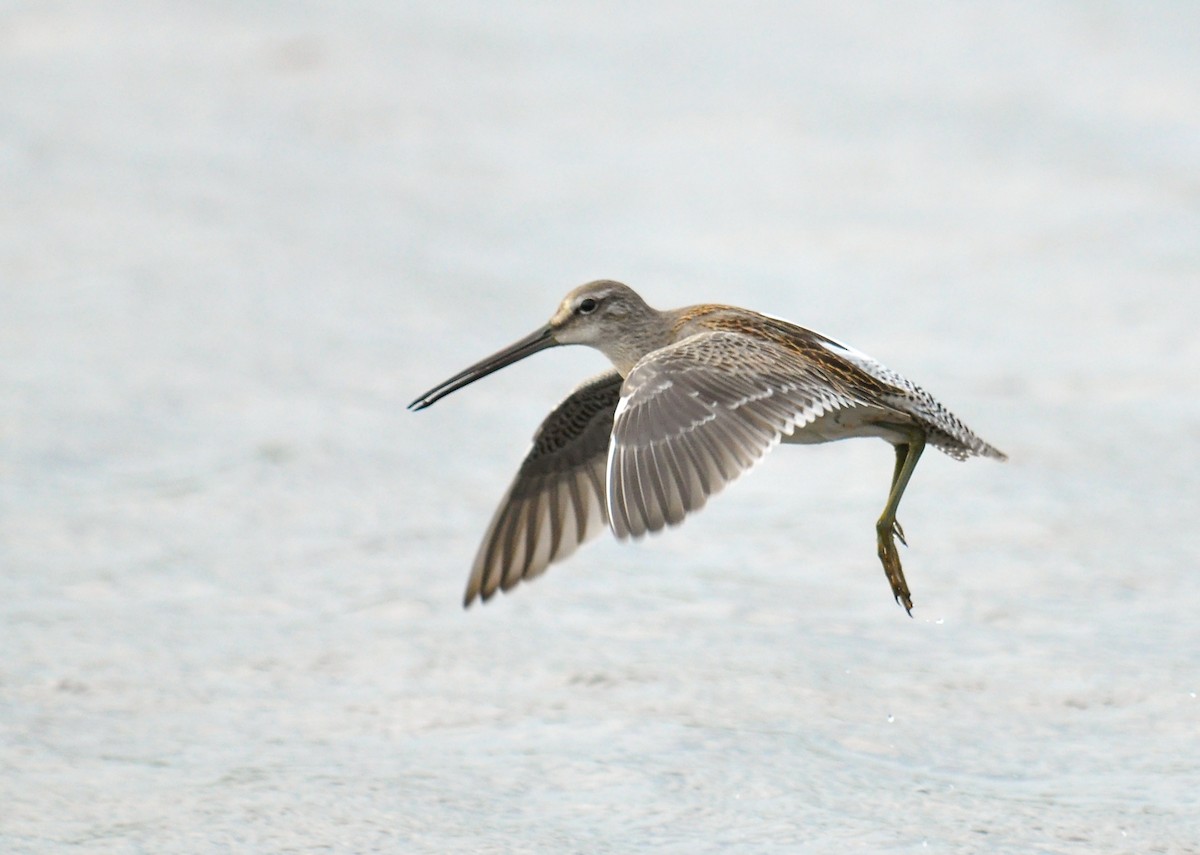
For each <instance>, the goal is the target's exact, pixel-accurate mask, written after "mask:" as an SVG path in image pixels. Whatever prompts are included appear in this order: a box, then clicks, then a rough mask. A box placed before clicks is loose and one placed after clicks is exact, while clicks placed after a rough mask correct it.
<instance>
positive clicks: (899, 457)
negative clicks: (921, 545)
mask: <svg viewBox="0 0 1200 855" xmlns="http://www.w3.org/2000/svg"><path fill="white" fill-rule="evenodd" d="M906 457H908V443H901V444H900V445H897V446H896V468H895V469H893V470H892V486H891V488H890V489H891V490H895V489H896V482H897V481H899V480H900V470H901V469H903V468H904V459H905V458H906ZM888 495H889V496H890V495H891V493H889V494H888ZM892 531H894V532H895V533H896V537H898V538H900V542H901V543H903V544H904V545H905V546H908V541H907V540H905V539H904V528H903V527H902V526H901V525H900V520H897V519H894V520H892Z"/></svg>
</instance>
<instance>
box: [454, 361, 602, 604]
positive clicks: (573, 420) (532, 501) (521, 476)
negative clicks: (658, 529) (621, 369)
mask: <svg viewBox="0 0 1200 855" xmlns="http://www.w3.org/2000/svg"><path fill="white" fill-rule="evenodd" d="M620 395H621V375H620V374H618V373H617V372H616V371H609V372H606V373H604V374H601V375H600V376H598V377H594V378H592V379H591V380H588V381H586V382H584V383H583V384H581V385H580V386H579V387H577V388H576V389H575V391H573V392H572V393H571V394H570V395H568V396H567V398H566V400H564V401H563V402H562V403H561V404H559V405H558V406H557V407H556V408H555V409H554V411H553V412H552V413H550V415H549V416H547V417H546V420H545V421H543V422H542V424H541V426H540V427H538V429H537V432H536V433H535V434H534V435H533V446H532V447H531V448H530V449H529V453H528V454H527V455H526V456H525V460H524V461H523V462H522V463H521V468H520V469H519V470H517V477H516V478H514V479H513V482H512V485H511V486H510V487H509V488H508V492H507V493H505V494H504V498H503V499H501V500H500V507H499V508H497V509H496V513H495V516H493V517H492V522H491V524H490V525H489V526H488V530H487V534H485V535H484V537H483V543H481V544H480V546H479V552H478V554H476V556H475V565H474V567H473V568H472V569H471V578H470V580H469V581H468V582H467V591H466V594H465V595H464V597H463V605H464V606H469V605H471V603H472V601H474V599H475V597H477V596H478V597H479V598H480V599H482V600H485V601H486V600H487V599H489V598H490V597H491V596H492V595H493V594H494V593H496V589H497V588H500V589H502V590H505V591H507V590H508V589H509V588H511V587H512V586H513V585H515V584H517V582H519V581H521V580H522V579H531V578H533V577H534V576H537V575H539V574H541V573H543V572H545V570H546V568H547V567H548V566H550V565H551V564H553V563H554V562H555V561H561V560H562V559H563V558H566V557H567V556H568V555H570V554H571V553H572V552H574V551H575V550H576V548H578V546H579V545H580V544H581V543H583V542H584V541H585V540H589V539H591V538H593V537H595V536H596V535H598V534H600V533H601V532H603V531H604V529H605V528H606V527H607V523H608V513H607V510H606V508H605V504H604V466H605V462H606V461H607V459H608V445H609V440H610V437H611V436H612V424H613V413H614V412H615V411H616V409H617V401H618V399H619V398H620Z"/></svg>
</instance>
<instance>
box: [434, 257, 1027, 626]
mask: <svg viewBox="0 0 1200 855" xmlns="http://www.w3.org/2000/svg"><path fill="white" fill-rule="evenodd" d="M560 344H586V345H589V346H591V347H595V348H597V349H599V350H601V351H602V352H604V353H605V354H606V355H607V356H608V357H609V359H610V360H611V361H612V363H613V366H614V368H615V370H614V371H612V372H609V373H607V374H604V375H602V376H600V377H598V378H595V379H593V380H589V381H587V382H586V383H584V384H583V385H581V386H580V387H579V388H577V389H576V390H575V391H573V392H572V393H571V394H570V395H569V396H568V397H567V398H566V400H564V401H563V402H562V403H561V404H560V405H559V406H558V407H556V408H555V410H554V411H553V412H552V413H551V414H550V415H549V416H548V417H547V418H546V420H545V421H544V422H543V423H542V425H541V427H540V428H539V429H538V431H537V433H536V434H535V436H534V439H533V445H532V447H531V449H530V451H529V452H528V454H527V455H526V457H525V460H524V462H523V463H522V464H521V467H520V469H519V470H518V472H517V476H516V478H515V479H514V481H513V483H512V485H511V486H510V487H509V489H508V492H507V493H506V494H505V496H504V498H503V499H502V500H501V502H500V506H499V508H498V509H497V511H496V514H495V516H494V517H493V519H492V522H491V524H490V525H489V526H488V530H487V533H486V534H485V536H484V539H483V543H482V544H481V545H480V548H479V552H478V554H477V556H476V559H475V564H474V567H473V569H472V572H471V576H470V579H469V581H468V583H467V589H466V594H465V597H464V603H465V604H466V605H470V604H471V602H472V601H474V600H475V599H476V598H477V597H478V598H480V599H483V600H487V599H489V598H490V597H491V596H492V595H493V594H494V593H495V592H496V591H497V590H505V591H507V590H508V589H510V588H512V587H513V586H514V585H516V584H517V583H518V582H520V581H521V580H522V579H529V578H532V577H534V576H537V575H539V574H541V573H542V572H544V571H545V570H546V568H547V567H548V566H549V565H550V564H552V563H554V562H556V561H560V560H562V559H563V558H565V557H567V556H568V555H570V554H571V553H572V552H574V551H575V549H576V548H577V547H578V546H579V545H580V544H581V543H583V542H584V541H585V540H587V539H589V538H591V537H594V536H596V535H597V534H598V533H599V532H600V531H601V529H602V528H603V524H604V523H607V524H608V525H609V526H610V527H611V528H612V530H613V532H614V534H616V535H617V537H621V538H624V537H640V536H642V535H644V534H646V533H647V532H656V531H661V530H662V529H664V528H666V527H667V526H672V525H677V524H679V523H680V522H682V521H683V519H684V518H685V517H686V516H687V515H688V514H690V513H692V512H694V511H697V510H699V509H700V508H702V507H703V506H704V504H705V503H706V502H707V501H708V498H709V497H710V496H712V495H714V494H716V493H717V492H719V491H721V490H722V489H723V488H724V487H725V486H726V485H727V484H729V483H730V482H731V481H733V480H735V479H736V478H737V477H738V476H740V475H741V474H742V473H743V472H745V471H747V470H748V469H750V468H751V467H753V466H754V465H756V464H757V463H758V462H759V461H760V460H762V458H763V457H764V456H765V454H766V453H767V452H768V451H770V450H771V449H772V448H774V447H775V446H776V445H778V444H779V443H780V442H786V443H790V444H805V443H819V442H831V441H835V440H839V439H847V438H850V437H857V436H874V437H879V438H882V439H885V440H887V441H888V442H890V443H892V444H893V445H894V446H895V447H896V468H895V471H894V472H893V475H892V484H891V488H890V490H889V493H888V500H887V504H886V505H885V507H884V512H883V515H882V516H881V517H880V519H879V522H878V524H877V526H876V536H877V547H878V553H879V557H880V560H881V562H882V564H883V567H884V571H885V574H886V575H887V578H888V581H889V584H890V585H891V588H892V593H893V595H894V596H895V598H896V600H897V601H898V602H900V603H902V604H903V605H904V607H905V608H906V609H907V610H909V611H910V612H911V610H912V598H911V594H910V592H909V589H908V584H907V582H906V580H905V578H904V572H903V569H902V568H901V566H900V559H899V555H898V553H897V550H896V547H895V538H896V537H897V536H900V537H901V540H903V536H902V534H901V529H900V526H899V523H898V522H896V509H897V507H898V505H899V502H900V498H901V497H902V495H903V493H904V489H905V487H906V486H907V484H908V480H909V477H910V476H911V475H912V471H913V469H914V468H915V466H916V463H917V460H918V459H919V458H920V455H921V451H922V449H923V448H924V446H925V444H926V443H927V442H928V443H929V444H932V445H934V446H935V447H937V448H939V449H941V450H942V451H944V452H945V453H947V454H949V455H950V456H951V457H954V458H956V459H959V460H962V459H965V458H967V457H971V456H973V455H980V456H985V457H994V458H998V459H1001V460H1002V459H1004V455H1003V454H1002V453H1001V452H999V451H998V450H996V449H995V448H994V447H992V446H991V445H989V444H988V443H986V442H984V441H983V440H982V439H980V438H979V437H978V436H976V435H975V434H974V433H972V432H971V431H970V429H968V428H967V426H966V425H964V424H963V423H962V421H961V420H959V419H958V418H957V417H956V416H955V415H954V414H953V413H951V412H950V411H949V410H947V409H946V408H945V407H944V406H942V405H941V404H940V403H939V402H938V401H937V400H935V399H934V398H933V397H932V396H931V395H930V394H929V393H928V392H926V391H925V390H924V389H922V388H920V387H919V386H917V385H916V384H914V383H912V382H910V381H909V380H907V379H905V378H904V377H902V376H900V375H899V374H897V373H896V372H894V371H891V370H890V369H888V368H886V367H884V366H883V365H881V364H879V363H878V362H876V361H874V360H873V359H871V358H870V357H868V356H866V355H865V354H862V353H860V352H858V351H856V350H854V349H853V348H851V347H848V346H846V345H843V344H841V343H839V342H837V341H834V340H833V339H830V338H827V337H825V336H823V335H820V334H819V333H815V332H812V331H811V330H807V329H804V328H803V327H798V326H795V325H793V324H790V323H788V322H786V321H781V320H779V319H777V318H772V317H769V316H767V315H761V314H758V313H757V312H751V311H748V310H746V309H739V308H736V307H733V306H721V305H713V304H704V305H698V306H690V307H687V308H683V309H675V310H673V311H659V310H657V309H653V308H651V307H650V306H648V305H647V304H646V303H645V301H643V300H642V298H641V297H639V296H638V295H637V294H636V293H635V292H634V291H633V290H632V289H630V288H629V287H628V286H626V285H622V284H621V283H619V282H613V281H611V280H598V281H596V282H590V283H588V284H586V285H582V286H580V287H578V288H576V289H575V290H573V291H571V292H570V293H569V294H567V296H566V297H565V298H564V299H563V300H562V302H561V303H560V304H559V307H558V310H557V311H556V312H555V313H554V315H553V316H552V317H551V319H550V321H549V323H548V324H547V325H546V326H545V327H543V328H542V329H540V330H536V331H535V332H534V333H532V334H531V335H529V336H527V337H526V338H524V339H522V340H521V341H519V342H517V343H515V344H514V345H512V346H510V347H509V348H506V349H505V350H502V351H500V352H498V353H496V354H494V355H492V356H490V357H488V358H487V359H485V360H483V361H482V362H479V363H477V364H475V365H473V366H471V367H470V368H467V369H466V370H464V371H461V372H459V373H458V374H456V375H455V376H454V377H452V378H450V379H449V380H447V381H446V382H444V383H442V384H440V385H438V386H436V387H434V388H433V389H430V390H429V391H428V392H426V393H425V394H424V395H422V396H421V397H419V398H418V399H417V400H415V401H413V403H412V404H411V405H410V407H411V408H412V409H424V408H425V407H428V406H429V405H431V404H433V403H434V402H435V401H437V400H439V399H440V398H442V397H444V396H445V395H448V394H449V393H451V392H453V391H455V390H457V389H460V388H462V387H463V386H466V385H468V384H470V383H473V382H474V381H475V380H478V379H479V378H481V377H484V376H486V375H487V374H490V373H492V372H493V371H496V370H498V369H500V368H502V367H504V366H505V365H509V364H511V363H512V362H514V361H516V360H518V359H522V358H524V357H525V356H528V355H529V354H531V353H535V352H537V351H538V350H543V349H545V348H547V347H552V346H555V345H560Z"/></svg>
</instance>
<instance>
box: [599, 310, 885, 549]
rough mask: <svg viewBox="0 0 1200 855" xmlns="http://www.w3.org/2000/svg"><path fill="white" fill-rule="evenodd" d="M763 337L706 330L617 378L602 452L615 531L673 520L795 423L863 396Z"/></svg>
mask: <svg viewBox="0 0 1200 855" xmlns="http://www.w3.org/2000/svg"><path fill="white" fill-rule="evenodd" d="M841 389H842V387H841V384H837V383H834V382H831V380H830V378H829V377H827V376H826V375H825V374H823V373H822V372H821V368H820V366H819V365H816V364H814V363H813V362H812V361H810V360H806V359H804V358H803V357H801V356H800V355H798V354H796V353H795V352H793V351H790V350H788V349H787V348H786V347H783V346H781V345H779V344H776V343H773V342H771V341H769V340H766V339H760V338H757V337H753V336H747V335H743V334H741V333H738V332H723V331H722V332H705V333H700V334H697V335H694V336H691V337H689V338H686V339H684V340H683V341H680V342H678V343H676V344H673V345H671V346H669V347H665V348H662V349H661V350H656V351H654V352H653V353H651V354H649V355H648V356H646V357H644V358H643V359H642V360H641V361H640V362H638V363H637V364H636V365H635V366H634V367H633V370H632V371H631V372H630V373H629V376H628V377H627V378H626V380H625V385H624V388H623V390H622V393H621V400H620V403H619V405H618V406H617V410H616V417H615V420H614V425H613V442H612V447H611V448H610V449H609V452H608V490H607V493H608V514H609V518H610V520H611V524H612V528H613V531H614V532H615V533H616V535H617V536H618V537H629V536H633V537H638V536H640V535H643V534H645V533H646V532H647V531H658V530H660V529H662V528H663V527H664V526H667V525H675V524H677V523H679V522H681V521H682V520H683V518H684V516H685V515H686V514H688V513H690V512H692V511H696V510H699V509H700V508H701V507H703V506H704V503H705V502H706V501H707V500H708V497H709V496H711V495H713V494H714V493H716V492H718V491H719V490H721V489H722V488H724V486H725V485H726V484H728V483H729V482H730V481H732V480H733V479H735V478H737V477H738V476H739V475H741V474H742V473H743V472H745V471H746V470H748V469H750V468H751V467H752V466H753V465H754V464H755V463H757V462H758V461H759V460H761V459H762V457H763V455H765V454H766V453H767V452H768V451H770V450H771V448H773V447H774V446H775V445H776V444H777V443H778V442H779V441H780V439H781V438H782V437H783V435H784V434H787V433H791V432H792V430H793V429H794V428H796V427H797V426H802V425H805V424H808V423H809V422H811V421H813V420H814V419H817V418H819V417H821V416H822V415H824V414H825V413H828V412H830V411H831V410H835V409H839V408H843V407H850V406H855V405H857V404H859V403H861V402H859V401H857V400H856V399H854V398H852V397H851V396H850V395H849V394H848V393H847V392H845V391H842V390H841Z"/></svg>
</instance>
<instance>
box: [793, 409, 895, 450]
mask: <svg viewBox="0 0 1200 855" xmlns="http://www.w3.org/2000/svg"><path fill="white" fill-rule="evenodd" d="M907 424H912V418H911V417H910V416H907V415H905V414H904V413H899V412H896V411H895V410H884V409H881V408H877V407H854V408H853V409H841V410H834V411H833V412H830V413H825V414H824V415H823V416H820V417H819V418H817V419H815V420H814V421H811V422H809V423H808V424H806V425H802V426H800V427H797V428H796V429H795V430H794V431H792V433H790V434H784V435H783V438H782V441H783V442H785V443H788V444H789V445H815V444H816V443H820V442H835V441H837V440H839V439H850V438H851V437H856V436H875V437H879V438H880V439H886V440H887V441H888V442H891V443H903V442H905V441H906V440H907V436H906V434H905V433H904V432H903V430H901V428H902V427H903V426H904V425H907Z"/></svg>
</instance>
